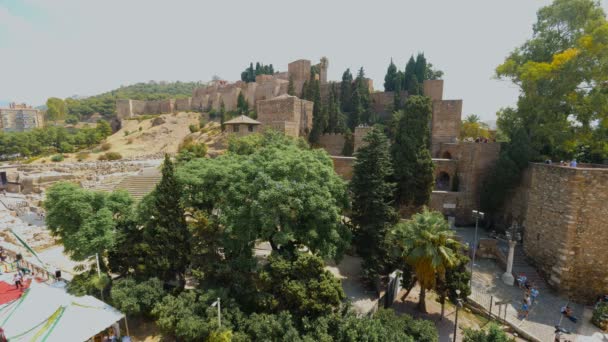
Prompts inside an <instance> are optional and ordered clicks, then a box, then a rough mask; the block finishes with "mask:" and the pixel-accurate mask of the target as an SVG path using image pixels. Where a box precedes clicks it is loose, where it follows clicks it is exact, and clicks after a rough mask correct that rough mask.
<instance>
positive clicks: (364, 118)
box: [353, 67, 371, 124]
mask: <svg viewBox="0 0 608 342" xmlns="http://www.w3.org/2000/svg"><path fill="white" fill-rule="evenodd" d="M355 87H356V90H357V91H358V92H359V104H360V106H361V107H360V108H359V107H358V106H357V104H356V103H355V102H354V101H353V109H354V110H355V111H358V114H357V117H358V118H359V119H358V120H359V122H360V123H365V124H369V123H371V108H370V102H371V101H370V95H369V87H368V83H367V79H366V78H365V71H364V70H363V67H361V68H360V69H359V72H358V73H357V79H356V80H355ZM353 96H354V95H353Z"/></svg>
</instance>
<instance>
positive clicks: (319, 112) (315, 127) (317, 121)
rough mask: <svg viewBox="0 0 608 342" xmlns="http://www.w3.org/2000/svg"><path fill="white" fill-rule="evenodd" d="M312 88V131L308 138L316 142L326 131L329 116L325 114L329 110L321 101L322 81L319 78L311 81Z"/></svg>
mask: <svg viewBox="0 0 608 342" xmlns="http://www.w3.org/2000/svg"><path fill="white" fill-rule="evenodd" d="M311 85H312V89H311V90H310V91H311V92H312V93H313V101H314V105H313V109H312V130H311V131H310V136H309V137H308V140H309V141H310V142H311V143H313V144H316V143H318V142H319V138H320V137H321V134H323V132H324V131H325V126H326V125H327V118H326V117H325V115H326V114H327V111H326V110H325V109H324V108H323V107H324V106H323V104H322V103H321V82H319V80H314V81H311Z"/></svg>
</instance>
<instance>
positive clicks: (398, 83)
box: [393, 74, 402, 111]
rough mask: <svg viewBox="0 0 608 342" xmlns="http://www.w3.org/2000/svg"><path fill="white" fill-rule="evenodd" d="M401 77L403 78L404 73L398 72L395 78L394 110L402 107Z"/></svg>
mask: <svg viewBox="0 0 608 342" xmlns="http://www.w3.org/2000/svg"><path fill="white" fill-rule="evenodd" d="M401 79H402V74H397V77H396V80H395V94H394V97H393V111H397V110H400V109H401V102H402V99H401Z"/></svg>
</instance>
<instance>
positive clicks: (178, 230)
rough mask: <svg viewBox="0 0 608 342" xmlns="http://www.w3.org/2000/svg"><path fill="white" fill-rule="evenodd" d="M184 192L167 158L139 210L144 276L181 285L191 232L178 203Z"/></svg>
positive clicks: (188, 257) (188, 256)
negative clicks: (155, 183)
mask: <svg viewBox="0 0 608 342" xmlns="http://www.w3.org/2000/svg"><path fill="white" fill-rule="evenodd" d="M183 191H184V188H183V185H182V184H181V182H180V181H179V180H178V179H177V177H176V175H175V167H174V165H173V162H172V161H171V159H170V158H169V156H168V155H166V156H165V161H164V163H163V166H162V178H161V180H160V182H159V183H158V184H157V185H156V188H155V189H154V190H153V191H152V192H151V193H150V194H148V195H147V196H146V197H145V198H144V199H143V200H142V204H141V208H140V218H141V221H143V222H145V223H144V227H143V245H144V250H145V253H146V258H145V260H144V263H145V273H146V274H147V275H148V276H149V277H154V276H155V277H158V278H160V279H162V280H164V281H174V280H178V281H179V284H180V285H181V286H183V285H184V281H185V279H184V276H185V272H186V268H187V267H188V265H189V263H190V232H189V230H188V227H187V225H186V217H185V211H184V206H183V205H182V201H181V196H182V193H183Z"/></svg>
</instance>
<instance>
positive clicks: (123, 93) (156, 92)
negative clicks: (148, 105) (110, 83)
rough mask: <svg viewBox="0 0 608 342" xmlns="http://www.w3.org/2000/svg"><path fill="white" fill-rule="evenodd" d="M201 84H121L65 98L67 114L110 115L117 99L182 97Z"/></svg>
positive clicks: (81, 115) (188, 94) (79, 115)
mask: <svg viewBox="0 0 608 342" xmlns="http://www.w3.org/2000/svg"><path fill="white" fill-rule="evenodd" d="M201 84H202V83H200V82H179V81H177V82H164V81H161V82H155V81H150V82H147V83H136V84H133V85H129V86H122V87H120V88H118V89H114V90H110V91H108V92H105V93H102V94H99V95H95V96H90V97H87V98H83V99H74V98H68V99H66V100H65V104H66V107H67V115H74V116H77V117H79V118H84V117H87V116H89V115H91V114H93V113H100V114H101V115H103V116H104V117H111V116H113V115H115V113H116V100H117V99H134V100H163V99H169V98H183V97H188V96H192V91H193V90H194V89H195V88H197V87H200V86H201Z"/></svg>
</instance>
